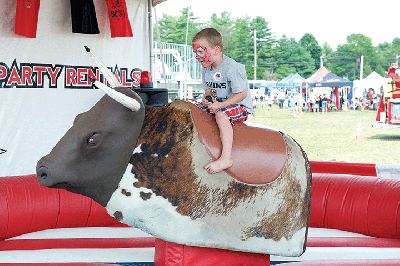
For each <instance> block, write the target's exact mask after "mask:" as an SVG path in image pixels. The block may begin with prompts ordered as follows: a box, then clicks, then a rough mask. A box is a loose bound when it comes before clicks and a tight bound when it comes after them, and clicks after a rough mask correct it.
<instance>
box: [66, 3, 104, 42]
mask: <svg viewBox="0 0 400 266" xmlns="http://www.w3.org/2000/svg"><path fill="white" fill-rule="evenodd" d="M70 3H71V18H72V32H73V33H85V34H98V33H100V31H99V26H98V24H97V17H96V9H95V7H94V4H93V0H70Z"/></svg>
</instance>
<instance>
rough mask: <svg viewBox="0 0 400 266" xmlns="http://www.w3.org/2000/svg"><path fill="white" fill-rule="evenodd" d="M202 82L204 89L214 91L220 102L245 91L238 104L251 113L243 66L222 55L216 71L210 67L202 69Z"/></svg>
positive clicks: (251, 107)
mask: <svg viewBox="0 0 400 266" xmlns="http://www.w3.org/2000/svg"><path fill="white" fill-rule="evenodd" d="M202 81H203V85H204V86H205V88H206V89H208V88H209V89H214V90H215V91H216V96H217V98H219V99H221V100H222V101H225V100H226V99H228V98H229V97H231V96H232V94H233V93H239V92H242V91H245V90H247V96H246V98H244V99H243V100H242V101H240V102H238V104H241V105H243V106H245V107H246V109H247V110H248V111H249V112H250V113H252V112H253V106H252V104H251V95H250V90H249V85H248V82H247V75H246V69H245V67H244V65H243V64H240V63H238V62H236V61H235V60H233V59H232V58H230V57H228V56H226V55H223V59H222V63H221V65H220V66H219V67H218V68H217V69H213V68H212V67H211V66H210V67H208V68H203V70H202Z"/></svg>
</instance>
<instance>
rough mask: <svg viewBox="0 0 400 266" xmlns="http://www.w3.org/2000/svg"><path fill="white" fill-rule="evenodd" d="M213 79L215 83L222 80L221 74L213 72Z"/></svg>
mask: <svg viewBox="0 0 400 266" xmlns="http://www.w3.org/2000/svg"><path fill="white" fill-rule="evenodd" d="M213 79H214V80H215V81H220V80H221V79H222V75H221V72H215V73H214V75H213Z"/></svg>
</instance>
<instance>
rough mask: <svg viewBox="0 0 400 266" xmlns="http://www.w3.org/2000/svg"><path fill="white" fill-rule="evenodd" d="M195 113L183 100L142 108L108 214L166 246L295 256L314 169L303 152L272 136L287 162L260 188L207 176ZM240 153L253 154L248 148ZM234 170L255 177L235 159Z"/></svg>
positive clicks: (206, 152)
mask: <svg viewBox="0 0 400 266" xmlns="http://www.w3.org/2000/svg"><path fill="white" fill-rule="evenodd" d="M194 108H196V107H194ZM199 111H200V110H199ZM193 112H198V111H197V110H195V109H193V106H192V104H190V103H187V102H183V101H177V102H174V103H172V104H169V105H167V106H163V107H149V108H147V109H146V115H145V119H144V125H143V128H142V132H141V134H140V136H139V139H138V142H137V145H136V148H135V150H134V151H133V154H132V157H131V160H130V163H129V165H128V167H127V169H126V172H125V174H124V175H123V177H122V179H121V181H120V183H119V185H118V188H117V189H116V191H115V192H114V193H113V194H112V196H111V199H110V200H109V202H108V204H107V206H106V208H107V211H108V212H109V214H110V215H112V216H114V217H115V218H116V219H117V220H119V221H121V222H123V223H125V224H128V225H131V226H135V227H138V228H141V229H143V230H144V231H147V232H149V233H151V234H152V235H154V236H155V237H158V238H161V239H164V240H167V241H171V242H176V243H181V244H186V245H193V246H203V247H214V248H223V249H230V250H237V251H245V252H254V253H266V254H274V255H281V256H300V255H301V254H302V253H303V252H304V250H305V241H306V237H307V225H308V219H309V208H310V198H311V171H310V167H309V163H308V160H307V157H306V155H305V153H304V152H303V150H302V149H301V147H300V146H299V145H298V144H297V143H296V142H295V141H294V140H293V139H292V138H291V137H290V136H288V135H286V134H284V133H280V132H275V133H274V134H275V138H276V136H277V134H278V135H279V137H280V138H281V139H282V143H283V145H284V146H285V157H284V160H283V163H282V166H281V167H278V170H279V171H278V172H277V174H276V176H273V178H270V181H269V182H266V183H264V184H259V182H257V183H258V184H248V183H245V182H242V181H240V180H238V179H237V178H233V177H232V175H229V174H228V173H227V172H226V171H222V172H220V173H217V174H213V175H210V174H208V173H207V172H206V171H205V170H204V169H203V166H204V165H205V164H206V163H207V162H208V161H209V160H210V154H211V155H212V152H210V150H207V147H206V146H207V145H205V144H204V141H202V139H201V136H200V135H199V130H198V127H197V126H196V123H195V122H194V119H193ZM200 112H202V111H200ZM203 114H204V116H211V115H210V114H208V113H206V112H203ZM203 114H201V116H203ZM234 127H236V125H235V126H234ZM245 127H246V126H245ZM249 128H251V127H249ZM259 130H265V132H266V133H265V139H262V140H260V141H263V142H266V143H268V141H273V140H269V139H268V136H269V133H268V132H270V131H271V130H267V129H259ZM235 132H236V129H235V128H234V150H235V141H236V142H237V141H238V140H237V136H236V135H235ZM217 137H218V136H217ZM248 138H249V139H251V138H253V136H248ZM236 152H239V153H240V151H237V150H236ZM243 154H245V155H246V154H247V155H248V156H251V155H250V154H251V150H250V151H249V150H247V151H245V150H243ZM247 155H246V156H247ZM271 156H272V157H273V156H275V155H274V154H271ZM211 157H212V156H211ZM247 159H248V160H253V161H254V160H257V156H255V157H254V158H250V159H249V158H247ZM235 160H236V161H235ZM271 162H273V160H272V161H271ZM256 163H257V162H256ZM235 164H237V165H239V166H240V170H242V171H244V173H246V172H248V174H249V175H252V172H253V170H254V169H250V168H249V165H240V158H239V159H237V158H236V159H235V158H234V165H235ZM259 164H263V165H260V166H259V169H258V170H260V169H261V170H263V169H265V171H264V172H265V174H266V175H268V173H267V171H269V169H272V168H273V166H270V165H267V164H266V163H265V162H264V161H260V162H259ZM250 166H251V165H250ZM271 167H272V168H271ZM275 168H276V167H275ZM275 171H276V169H275ZM228 172H229V171H228ZM242 175H243V173H242ZM250 177H251V176H250ZM245 179H246V178H245ZM247 180H251V178H249V179H247Z"/></svg>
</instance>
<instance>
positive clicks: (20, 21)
mask: <svg viewBox="0 0 400 266" xmlns="http://www.w3.org/2000/svg"><path fill="white" fill-rule="evenodd" d="M39 7H40V0H17V10H16V14H15V33H16V34H18V35H22V36H25V37H29V38H36V31H37V22H38V16H39Z"/></svg>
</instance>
